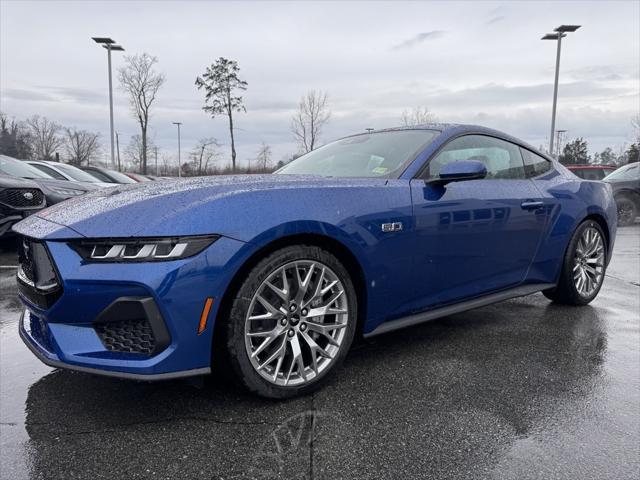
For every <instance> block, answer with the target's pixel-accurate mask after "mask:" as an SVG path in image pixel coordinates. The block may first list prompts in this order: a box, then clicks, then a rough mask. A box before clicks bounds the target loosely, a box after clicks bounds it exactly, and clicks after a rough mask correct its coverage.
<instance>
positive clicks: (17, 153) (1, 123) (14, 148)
mask: <svg viewBox="0 0 640 480" xmlns="http://www.w3.org/2000/svg"><path fill="white" fill-rule="evenodd" d="M0 154H2V155H8V156H10V157H14V158H19V159H22V160H25V159H27V158H31V136H30V133H29V129H28V128H27V127H26V125H25V124H24V122H19V121H17V120H16V119H15V118H12V119H11V120H9V118H8V117H7V115H6V114H5V113H3V112H0Z"/></svg>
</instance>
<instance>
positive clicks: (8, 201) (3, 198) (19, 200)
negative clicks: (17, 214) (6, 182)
mask: <svg viewBox="0 0 640 480" xmlns="http://www.w3.org/2000/svg"><path fill="white" fill-rule="evenodd" d="M0 203H4V204H5V205H7V206H9V207H12V208H38V207H43V206H44V194H43V193H42V191H41V190H38V189H37V188H7V189H5V190H2V191H0Z"/></svg>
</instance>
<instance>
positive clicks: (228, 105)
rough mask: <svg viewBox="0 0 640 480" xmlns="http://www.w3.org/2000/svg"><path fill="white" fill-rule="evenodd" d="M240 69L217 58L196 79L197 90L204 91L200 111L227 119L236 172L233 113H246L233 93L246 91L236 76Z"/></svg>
mask: <svg viewBox="0 0 640 480" xmlns="http://www.w3.org/2000/svg"><path fill="white" fill-rule="evenodd" d="M239 73H240V67H239V66H238V62H236V61H235V60H228V59H226V58H224V57H220V58H218V60H216V63H212V64H211V65H210V66H208V67H207V69H206V71H205V72H204V73H203V74H202V77H197V78H196V87H198V90H200V89H204V91H205V105H204V107H202V109H203V110H204V111H205V112H207V113H209V115H211V118H215V117H216V116H218V115H226V116H227V118H228V119H229V135H230V136H231V164H232V168H233V171H234V172H235V170H236V144H235V137H234V135H233V113H234V112H246V111H247V109H246V108H245V107H244V104H243V100H242V96H240V95H236V94H235V92H236V91H238V90H240V91H243V90H246V89H247V82H245V81H244V80H240V78H239V77H238V74H239Z"/></svg>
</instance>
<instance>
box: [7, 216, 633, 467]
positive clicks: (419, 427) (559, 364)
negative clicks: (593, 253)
mask: <svg viewBox="0 0 640 480" xmlns="http://www.w3.org/2000/svg"><path fill="white" fill-rule="evenodd" d="M618 232H619V233H618V239H617V243H616V247H615V254H614V258H613V261H612V263H611V265H610V267H609V270H608V275H607V278H606V280H605V283H604V286H603V288H602V291H601V292H600V295H599V296H598V298H597V299H596V300H595V301H594V302H593V303H592V304H591V305H589V306H586V307H582V308H569V307H561V306H556V305H552V304H550V303H549V302H548V301H547V300H546V299H545V298H544V297H543V296H542V295H541V294H536V295H532V296H529V297H525V298H521V299H516V300H510V301H506V302H502V303H499V304H496V305H493V306H490V307H485V308H481V309H478V310H474V311H470V312H466V313H462V314H458V315H453V316H451V317H447V318H445V319H441V320H438V321H434V322H431V323H428V324H424V325H422V326H418V327H414V328H410V329H407V330H404V331H398V332H396V333H392V334H387V335H385V336H381V337H376V338H375V339H372V340H370V341H366V342H362V343H361V344H359V345H358V346H357V347H356V348H355V349H354V350H353V351H352V352H351V353H350V355H349V356H348V358H347V361H346V362H345V364H344V365H343V366H342V368H341V369H340V371H339V372H337V375H336V376H335V377H334V379H333V381H332V382H331V383H330V384H329V385H328V386H327V387H326V388H324V389H323V390H321V391H319V392H317V393H315V394H314V395H313V396H307V397H303V398H299V399H296V400H292V401H284V402H274V401H265V400H262V399H259V398H255V397H252V396H250V395H248V394H245V393H244V392H242V391H240V390H238V389H236V388H235V387H233V386H231V385H228V384H226V383H223V382H220V381H217V382H213V381H210V380H209V381H207V382H205V383H204V384H197V382H196V383H194V382H187V381H174V382H166V383H155V384H146V383H139V382H132V381H122V380H117V379H110V378H101V377H95V376H91V375H88V374H83V373H74V372H68V371H62V370H54V369H51V368H49V367H47V366H45V365H43V364H41V363H40V362H39V361H38V360H37V359H36V358H35V357H34V356H33V355H32V354H31V353H30V352H29V351H28V350H27V348H26V347H25V346H24V345H23V344H22V341H21V340H20V339H19V338H18V334H17V322H18V317H19V314H20V310H21V309H20V305H19V302H18V300H17V299H16V298H15V286H14V278H13V276H14V274H15V271H14V270H13V269H11V268H0V422H1V424H0V454H1V456H0V459H1V463H0V477H2V478H3V479H4V478H7V479H23V478H32V479H41V478H42V479H45V478H46V479H49V478H51V479H61V478H65V479H67V478H83V479H84V478H86V479H95V478H127V479H129V478H156V479H159V478H198V479H209V478H214V479H218V478H220V479H223V478H224V479H249V478H259V479H267V478H296V479H302V478H314V479H315V478H318V479H338V478H363V479H369V478H389V479H391V478H443V479H444V478H446V479H454V478H455V479H457V478H465V479H467V478H496V479H533V478H535V479H538V478H540V479H556V478H558V479H560V478H562V479H627V478H628V479H631V478H640V330H639V326H640V225H636V226H634V227H627V228H621V229H620V230H619V231H618ZM14 263H15V256H14V255H13V253H12V252H9V253H7V252H4V253H0V265H11V264H14Z"/></svg>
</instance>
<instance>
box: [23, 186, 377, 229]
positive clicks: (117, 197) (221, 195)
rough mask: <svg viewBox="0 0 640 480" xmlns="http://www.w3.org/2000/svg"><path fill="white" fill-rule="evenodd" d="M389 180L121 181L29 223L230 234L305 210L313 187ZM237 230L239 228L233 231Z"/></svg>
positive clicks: (316, 192)
mask: <svg viewBox="0 0 640 480" xmlns="http://www.w3.org/2000/svg"><path fill="white" fill-rule="evenodd" d="M385 181H386V180H384V179H338V178H335V179H334V178H324V177H316V176H307V175H304V176H298V175H230V176H214V177H195V178H190V179H176V180H167V181H162V182H146V183H137V184H128V185H119V186H117V187H115V188H110V189H101V190H98V191H95V192H90V193H88V194H86V195H83V196H81V197H76V198H73V199H70V200H68V201H66V202H64V204H61V205H54V206H52V207H50V208H47V209H45V210H43V211H41V212H39V213H38V214H37V216H32V217H36V218H31V220H30V223H34V222H37V218H39V219H44V220H46V221H48V222H51V223H53V224H56V225H60V226H64V227H68V229H72V230H73V231H75V232H77V233H78V234H80V235H82V236H86V237H94V238H105V237H132V236H136V237H151V236H163V235H169V236H171V235H199V234H209V233H219V234H227V233H228V232H227V231H226V230H225V228H224V227H225V225H229V224H230V223H233V224H234V226H237V225H239V224H240V225H241V226H242V224H246V223H250V222H251V221H252V220H251V218H255V217H256V216H260V215H261V214H262V215H274V214H275V215H277V214H278V212H280V211H282V210H284V209H286V208H292V206H297V208H301V207H300V205H301V203H302V202H304V199H305V198H309V197H308V195H309V192H311V191H313V192H314V193H313V194H312V195H313V196H316V197H317V196H320V197H321V198H323V199H324V202H327V201H331V197H330V193H329V192H325V191H324V189H329V188H350V187H354V186H360V187H364V188H366V187H370V186H372V185H374V184H375V185H381V184H384V183H385ZM275 192H279V193H278V194H277V195H275ZM305 195H307V197H305ZM238 198H241V199H242V200H241V201H238ZM351 202H353V199H351ZM316 203H317V202H316ZM274 206H275V207H277V209H275V208H274ZM274 212H275V213H274ZM274 222H277V219H274ZM26 227H27V225H24V226H22V224H20V226H19V227H18V228H16V230H18V231H19V232H20V233H24V234H26V235H29V231H28V228H26ZM67 231H68V230H67ZM237 231H238V228H235V230H234V232H237ZM230 236H232V235H230Z"/></svg>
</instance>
